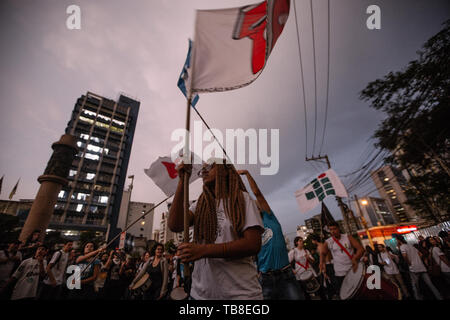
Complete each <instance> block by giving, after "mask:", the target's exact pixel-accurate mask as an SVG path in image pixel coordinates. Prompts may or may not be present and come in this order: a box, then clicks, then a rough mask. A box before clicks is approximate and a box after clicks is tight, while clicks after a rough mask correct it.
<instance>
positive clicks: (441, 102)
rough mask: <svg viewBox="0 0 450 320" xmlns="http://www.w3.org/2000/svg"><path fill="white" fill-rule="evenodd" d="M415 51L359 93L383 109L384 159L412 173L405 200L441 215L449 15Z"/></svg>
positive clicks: (448, 115)
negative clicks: (405, 62)
mask: <svg viewBox="0 0 450 320" xmlns="http://www.w3.org/2000/svg"><path fill="white" fill-rule="evenodd" d="M418 56H419V57H418V58H417V59H416V60H414V61H411V62H410V63H409V64H408V66H407V67H406V68H405V69H404V70H402V71H397V72H390V73H389V74H387V75H386V76H385V77H383V78H382V79H377V80H375V81H373V82H370V83H369V84H368V85H367V87H366V88H365V89H364V90H363V91H362V92H361V98H362V99H363V100H365V101H368V102H369V103H370V104H371V107H373V108H375V109H377V110H381V111H383V112H385V113H386V114H387V117H386V119H385V120H383V121H382V123H381V124H380V125H379V127H378V129H377V130H376V131H375V134H374V137H375V138H376V140H377V143H376V145H377V146H378V147H379V148H381V149H384V150H388V151H390V152H391V155H390V156H389V157H387V158H386V160H387V161H388V162H389V163H391V164H393V165H397V166H399V167H400V168H402V169H407V170H408V172H409V173H410V175H411V176H412V178H411V180H410V187H411V188H410V190H409V191H408V192H407V194H408V196H409V197H410V198H411V199H410V201H409V204H410V205H412V206H413V207H414V209H416V210H417V211H418V212H422V214H423V215H425V216H427V215H430V214H433V217H434V218H435V219H436V220H441V219H442V217H441V214H442V213H448V210H449V204H450V198H449V195H448V190H450V179H449V174H450V171H449V154H450V153H449V151H450V150H449V149H450V141H449V129H450V127H449V125H448V119H450V110H449V105H450V103H449V102H450V20H447V21H446V22H445V23H444V28H443V29H442V30H441V31H440V32H438V33H437V34H436V35H434V36H433V37H431V38H430V39H429V40H428V41H427V42H426V43H425V44H424V46H423V48H422V50H421V51H419V52H418ZM439 212H440V213H439Z"/></svg>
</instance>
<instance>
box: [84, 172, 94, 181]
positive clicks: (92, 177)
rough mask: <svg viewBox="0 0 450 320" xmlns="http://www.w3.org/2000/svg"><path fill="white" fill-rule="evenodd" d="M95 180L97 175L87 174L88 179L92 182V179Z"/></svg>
mask: <svg viewBox="0 0 450 320" xmlns="http://www.w3.org/2000/svg"><path fill="white" fill-rule="evenodd" d="M94 178H95V173H87V174H86V179H88V180H92V179H94Z"/></svg>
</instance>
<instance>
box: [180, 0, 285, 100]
mask: <svg viewBox="0 0 450 320" xmlns="http://www.w3.org/2000/svg"><path fill="white" fill-rule="evenodd" d="M289 6H290V0H267V1H263V2H261V3H258V4H253V5H248V6H244V7H240V8H230V9H221V10H198V11H197V17H196V25H195V41H194V54H193V63H191V68H193V70H190V71H189V73H190V74H191V77H190V79H191V81H192V83H191V90H192V92H217V91H226V90H233V89H238V88H241V87H244V86H246V85H249V84H250V83H252V82H253V81H254V80H256V78H257V77H258V76H259V75H260V73H261V72H262V70H263V68H264V66H265V64H266V62H267V59H268V58H269V55H270V53H271V52H272V50H273V48H274V46H275V43H276V41H277V40H278V37H279V36H280V35H281V32H282V31H283V28H284V25H285V24H286V21H287V19H288V16H289Z"/></svg>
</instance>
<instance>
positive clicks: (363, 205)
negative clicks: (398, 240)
mask: <svg viewBox="0 0 450 320" xmlns="http://www.w3.org/2000/svg"><path fill="white" fill-rule="evenodd" d="M352 203H353V207H356V208H358V215H359V216H363V217H364V219H365V220H366V222H367V226H368V227H376V226H384V225H390V224H394V223H395V220H394V217H393V216H392V213H391V212H390V210H389V208H388V205H387V203H386V200H384V199H380V198H375V197H368V196H366V197H362V198H360V199H359V206H358V205H357V204H356V202H355V200H353V201H352ZM359 209H361V211H362V212H360V211H359Z"/></svg>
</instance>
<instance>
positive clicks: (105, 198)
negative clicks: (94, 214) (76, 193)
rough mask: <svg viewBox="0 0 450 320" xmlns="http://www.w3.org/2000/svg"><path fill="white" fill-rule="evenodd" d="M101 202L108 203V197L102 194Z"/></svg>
mask: <svg viewBox="0 0 450 320" xmlns="http://www.w3.org/2000/svg"><path fill="white" fill-rule="evenodd" d="M100 203H108V197H106V196H100Z"/></svg>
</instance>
